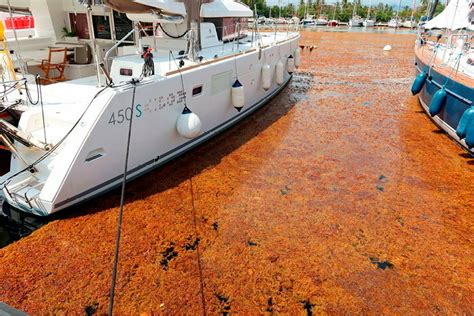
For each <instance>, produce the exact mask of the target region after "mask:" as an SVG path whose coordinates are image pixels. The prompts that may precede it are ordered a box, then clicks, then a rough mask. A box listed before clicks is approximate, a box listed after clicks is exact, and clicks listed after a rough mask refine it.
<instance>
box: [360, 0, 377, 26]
mask: <svg viewBox="0 0 474 316" xmlns="http://www.w3.org/2000/svg"><path fill="white" fill-rule="evenodd" d="M371 9H372V0H370V2H369V9H368V10H367V18H366V19H365V20H364V22H362V24H363V25H364V27H372V26H374V25H375V20H373V19H371V18H370V11H371Z"/></svg>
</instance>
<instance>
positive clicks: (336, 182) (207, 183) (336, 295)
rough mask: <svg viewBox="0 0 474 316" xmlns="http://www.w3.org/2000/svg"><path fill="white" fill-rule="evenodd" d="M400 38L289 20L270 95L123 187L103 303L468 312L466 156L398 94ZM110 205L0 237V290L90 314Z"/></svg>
mask: <svg viewBox="0 0 474 316" xmlns="http://www.w3.org/2000/svg"><path fill="white" fill-rule="evenodd" d="M414 41H415V36H414V35H400V34H383V33H380V34H379V33H377V34H367V33H341V32H332V33H327V32H303V33H302V41H301V45H302V46H305V47H307V48H306V49H304V50H303V54H302V58H303V64H302V66H301V67H300V68H299V69H298V71H297V72H296V73H295V74H294V77H293V79H292V81H291V83H290V84H289V86H288V87H287V88H286V89H285V90H284V91H283V92H282V93H281V94H280V95H279V96H277V97H276V98H275V99H273V100H272V101H271V102H270V103H269V104H268V105H266V106H265V107H263V108H262V109H260V110H258V111H257V112H256V113H254V114H253V115H252V116H250V117H248V118H247V119H245V120H244V121H242V122H241V123H239V124H238V125H236V126H235V127H233V128H231V129H230V130H228V131H226V132H224V133H223V134H221V135H219V136H217V137H216V138H214V139H213V140H211V141H209V142H207V143H205V144H204V145H202V146H200V147H198V148H196V149H195V150H192V151H191V152H189V153H187V154H186V155H184V156H182V157H181V158H179V159H177V160H174V161H172V162H171V163H169V164H167V165H166V166H164V167H162V168H160V169H158V170H156V171H154V172H152V173H150V174H148V175H146V176H144V177H142V178H140V179H138V180H136V181H133V182H131V183H130V185H128V186H127V194H126V205H125V210H124V223H123V230H122V244H121V252H120V261H119V269H118V281H117V282H118V283H117V288H116V301H115V312H116V314H117V315H134V314H140V315H156V314H170V315H175V314H190V315H199V314H209V315H215V314H223V315H227V314H229V313H230V314H241V315H249V314H273V313H276V314H293V315H294V314H296V315H300V314H307V315H313V314H319V313H330V314H413V313H419V314H436V313H440V314H474V307H473V304H472V299H473V297H474V285H473V283H472V277H473V272H472V267H473V266H474V255H473V254H474V231H473V226H472V223H473V222H474V212H473V205H474V194H473V193H474V158H472V157H469V156H468V155H467V154H466V153H465V152H464V151H463V150H462V149H461V148H460V147H458V146H457V145H456V144H455V143H454V142H452V141H451V140H450V139H449V138H448V137H447V136H446V135H443V134H442V133H441V132H440V130H439V129H438V128H437V127H436V125H434V124H433V122H432V121H431V120H430V118H429V117H428V116H427V115H426V114H425V113H424V112H423V110H422V108H421V107H420V105H419V104H418V100H417V98H416V97H413V96H411V93H410V85H411V83H412V81H413V79H414V74H415V70H414V65H413V47H414ZM385 45H391V46H392V48H393V49H392V50H391V51H389V52H384V51H383V47H384V46H385ZM310 47H311V49H309V48H310ZM119 200H120V192H119V191H114V192H111V193H109V194H107V195H105V196H102V197H100V198H97V199H95V200H93V201H91V202H90V203H87V204H84V205H80V206H77V207H76V208H75V209H74V210H72V211H71V212H69V213H67V214H64V215H61V217H59V218H57V219H55V220H54V221H52V222H50V223H48V224H47V225H45V226H44V227H42V228H40V229H39V230H37V231H35V232H34V233H33V234H31V235H30V236H28V237H25V238H22V239H21V240H19V241H16V242H14V243H12V244H10V245H8V246H6V247H4V248H2V249H0V266H1V267H2V268H1V269H0V280H1V282H0V301H3V302H5V303H6V304H8V305H10V306H12V307H14V308H16V309H19V310H22V311H24V312H26V313H28V314H31V315H40V314H73V315H74V314H87V315H93V314H97V315H100V314H105V313H106V312H107V306H108V295H109V288H110V278H111V270H112V260H113V253H114V240H115V233H116V219H117V211H118V206H119ZM0 314H1V312H0Z"/></svg>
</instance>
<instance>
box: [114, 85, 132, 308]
mask: <svg viewBox="0 0 474 316" xmlns="http://www.w3.org/2000/svg"><path fill="white" fill-rule="evenodd" d="M137 82H138V81H135V80H134V79H132V81H131V83H132V84H133V92H132V111H131V115H130V123H129V124H128V136H127V149H126V152H125V166H124V172H123V179H122V193H121V195H120V208H119V213H118V217H117V235H116V239H115V252H114V264H113V268H112V284H111V286H110V298H109V311H108V315H109V316H112V313H113V310H114V301H115V285H116V282H117V270H118V260H119V254H120V239H121V236H122V220H123V207H124V201H125V188H126V184H127V172H128V158H129V156H130V140H131V138H132V123H133V114H134V113H133V112H134V111H133V108H134V105H135V94H136V90H137ZM125 116H126V114H125Z"/></svg>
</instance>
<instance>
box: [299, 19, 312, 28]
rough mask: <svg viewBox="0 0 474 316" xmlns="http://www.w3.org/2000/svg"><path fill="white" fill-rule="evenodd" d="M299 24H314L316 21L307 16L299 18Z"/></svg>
mask: <svg viewBox="0 0 474 316" xmlns="http://www.w3.org/2000/svg"><path fill="white" fill-rule="evenodd" d="M300 24H301V26H302V27H305V26H306V27H310V26H316V21H315V20H314V19H312V18H307V19H303V20H301V22H300Z"/></svg>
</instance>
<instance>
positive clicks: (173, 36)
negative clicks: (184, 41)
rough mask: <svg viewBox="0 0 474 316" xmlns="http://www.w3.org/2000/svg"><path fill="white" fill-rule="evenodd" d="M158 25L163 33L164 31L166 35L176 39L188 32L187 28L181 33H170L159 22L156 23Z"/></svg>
mask: <svg viewBox="0 0 474 316" xmlns="http://www.w3.org/2000/svg"><path fill="white" fill-rule="evenodd" d="M158 25H159V26H160V29H161V31H162V32H163V33H165V35H166V36H168V37H170V38H174V39H178V38H182V37H184V36H185V35H186V34H188V32H189V29H187V30H186V31H185V32H184V33H183V34H181V35H171V34H169V33H168V32H166V31H165V28H164V27H163V25H161V23H158Z"/></svg>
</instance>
